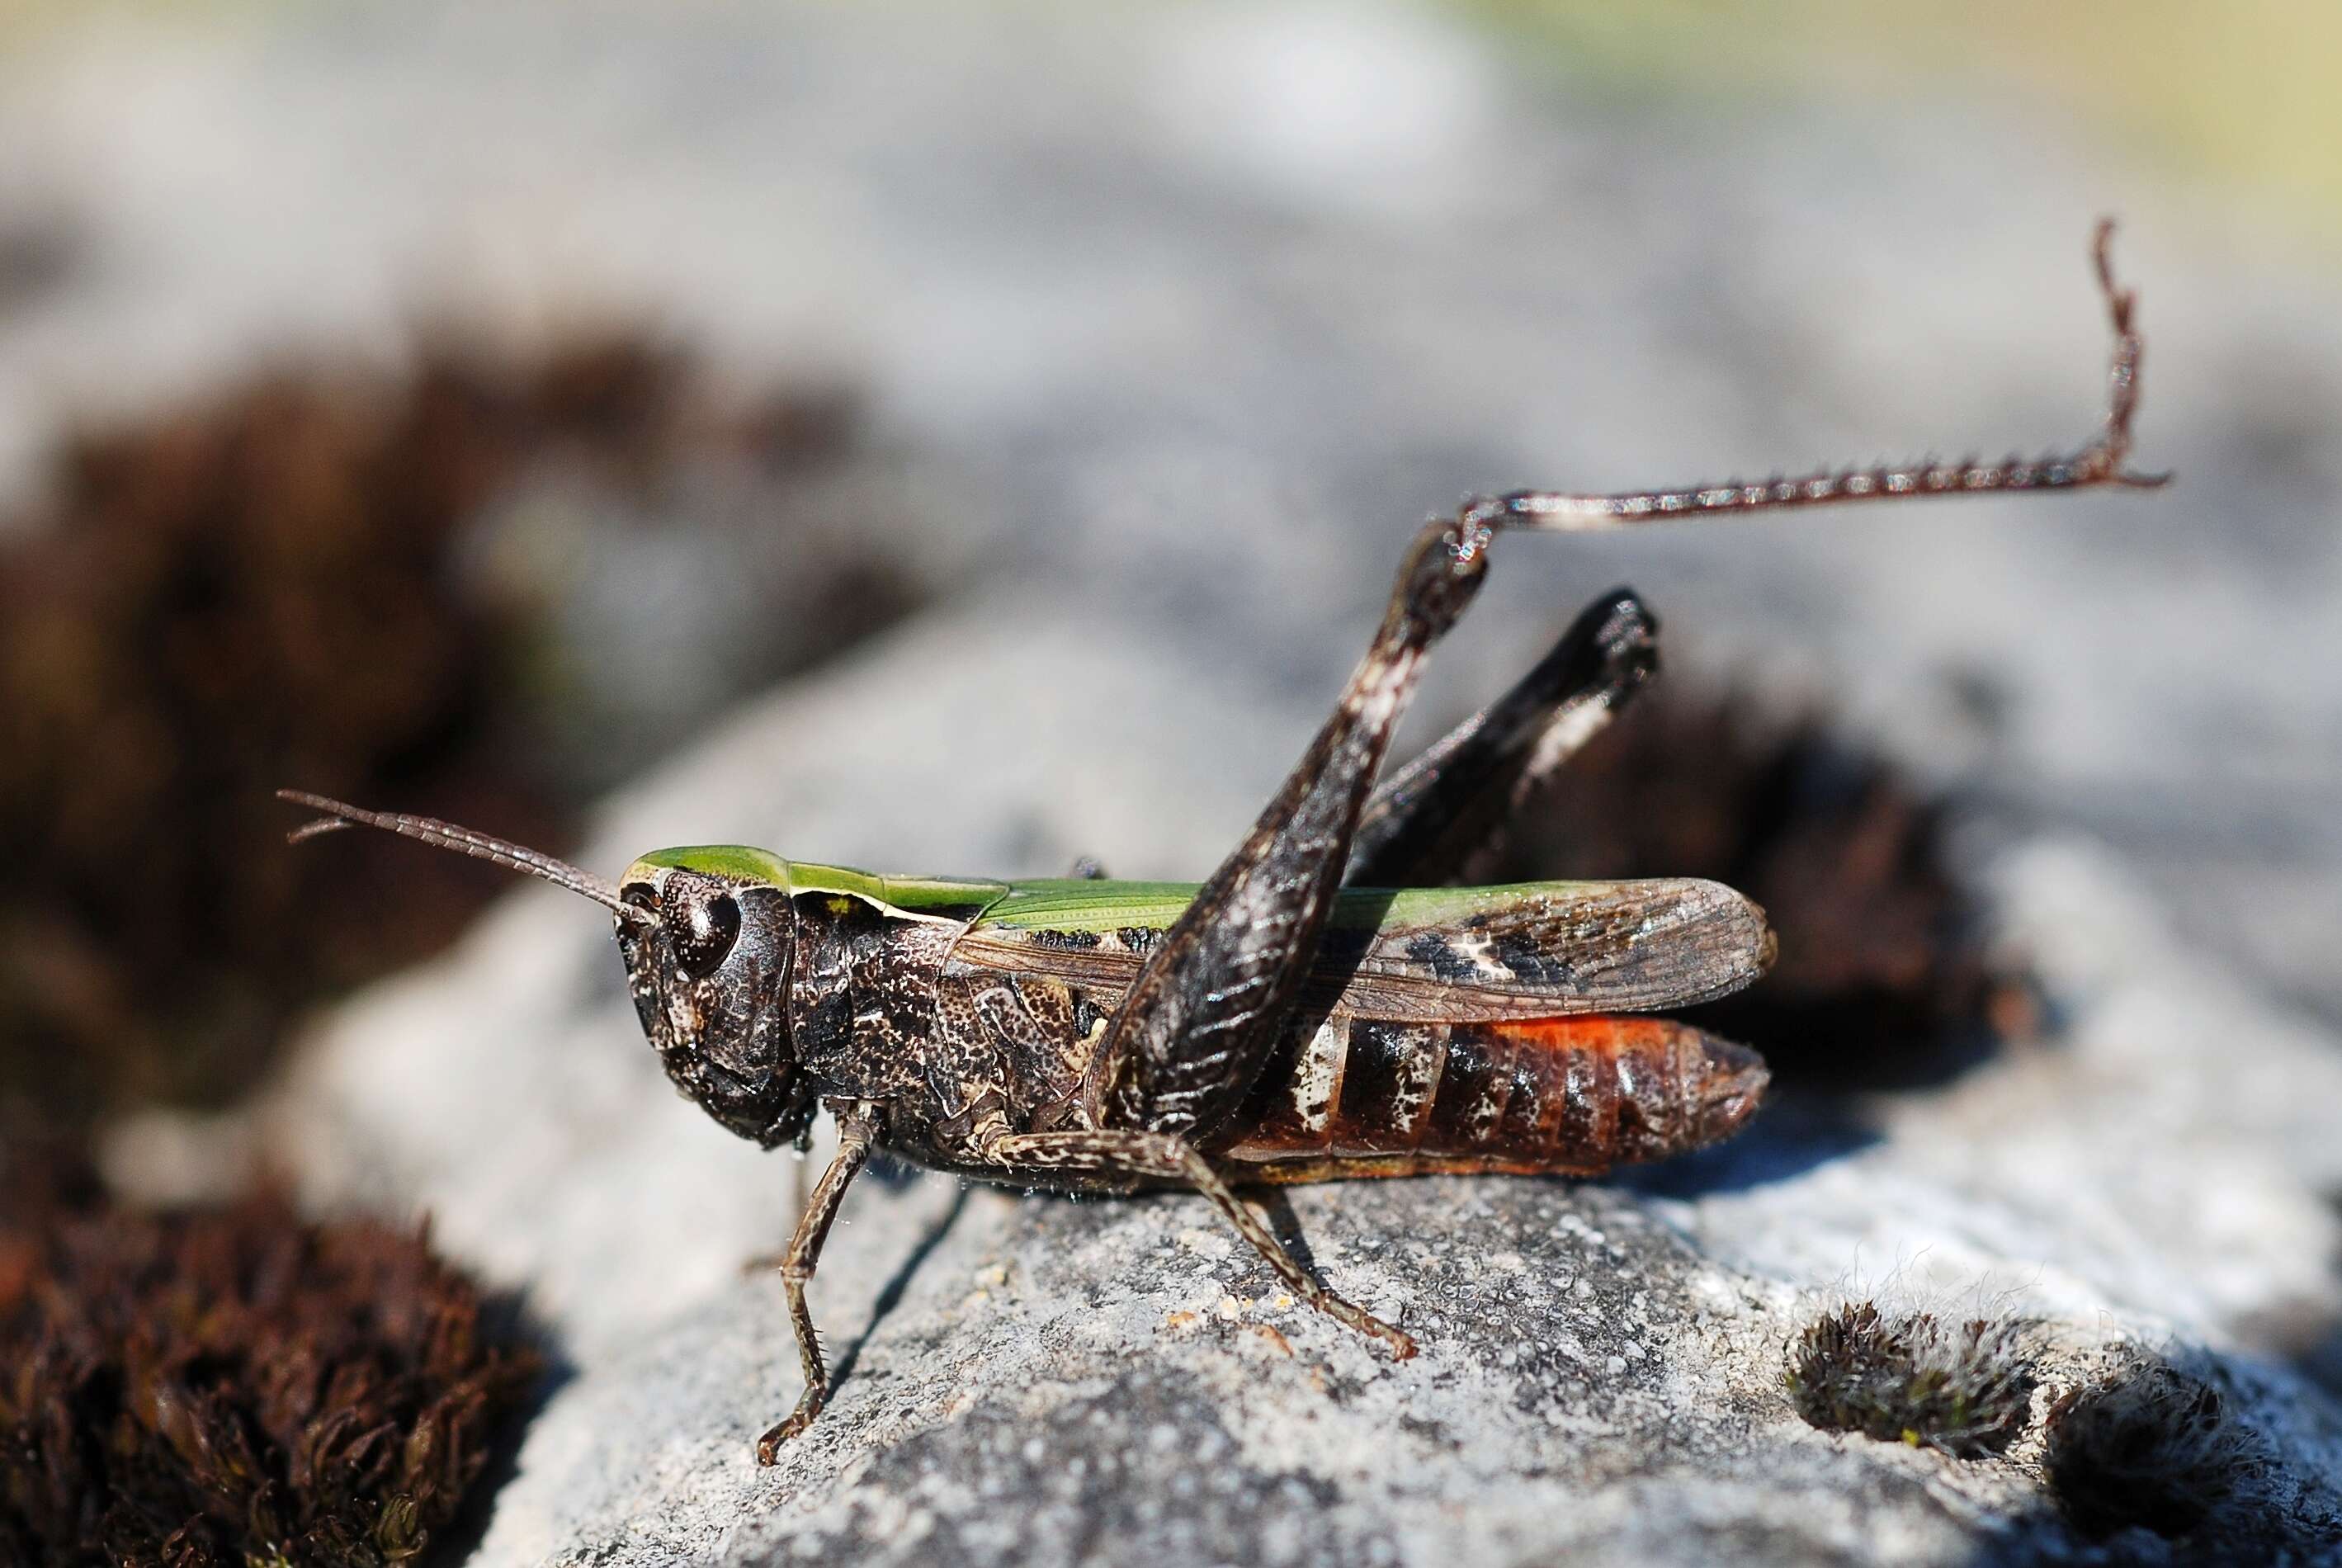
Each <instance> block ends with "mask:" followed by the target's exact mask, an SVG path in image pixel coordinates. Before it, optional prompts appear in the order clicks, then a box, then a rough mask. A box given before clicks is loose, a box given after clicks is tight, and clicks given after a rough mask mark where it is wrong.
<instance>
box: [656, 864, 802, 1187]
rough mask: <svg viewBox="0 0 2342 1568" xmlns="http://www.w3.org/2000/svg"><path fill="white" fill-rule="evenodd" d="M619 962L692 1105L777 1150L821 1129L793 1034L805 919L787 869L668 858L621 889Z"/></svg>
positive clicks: (673, 1075) (669, 1072) (670, 1069)
mask: <svg viewBox="0 0 2342 1568" xmlns="http://www.w3.org/2000/svg"><path fill="white" fill-rule="evenodd" d="M618 898H619V902H620V903H621V904H624V905H625V906H626V909H625V912H624V913H622V914H619V916H618V920H617V927H618V952H619V954H620V956H621V957H623V958H624V959H625V960H626V983H627V986H628V988H629V989H630V990H631V991H632V992H633V993H634V997H635V1011H636V1014H638V1015H640V1017H641V1018H642V1021H643V1033H644V1034H647V1035H649V1036H650V1042H651V1044H652V1045H653V1046H654V1047H655V1048H656V1050H657V1052H658V1054H659V1061H660V1063H661V1064H663V1065H664V1066H665V1067H666V1074H667V1076H668V1077H669V1078H672V1079H673V1080H674V1081H675V1085H676V1088H677V1089H679V1090H681V1091H682V1092H683V1094H684V1095H685V1097H686V1098H687V1099H690V1100H693V1101H696V1103H697V1104H699V1106H700V1108H701V1109H702V1110H705V1111H706V1113H707V1114H709V1115H711V1116H713V1117H715V1118H716V1120H717V1121H718V1122H721V1123H722V1124H724V1125H725V1126H726V1127H727V1128H729V1129H730V1130H731V1131H733V1132H735V1133H737V1134H740V1135H741V1136H742V1137H744V1138H748V1139H753V1140H754V1141H755V1142H756V1143H758V1144H763V1145H764V1146H765V1147H766V1148H771V1147H773V1146H774V1145H775V1144H784V1143H787V1142H789V1141H791V1140H792V1139H795V1138H796V1137H798V1136H800V1135H801V1134H803V1133H804V1132H805V1130H806V1126H807V1125H808V1124H810V1123H811V1122H812V1120H813V1114H814V1095H813V1088H812V1085H811V1084H809V1083H807V1082H806V1079H805V1076H804V1074H801V1073H800V1072H799V1071H798V1068H797V1057H796V1048H795V1046H794V1044H793V1043H792V1041H791V1038H790V1034H789V1016H788V989H789V964H790V960H791V956H792V954H793V952H794V950H795V946H796V915H795V914H794V913H793V912H792V911H791V909H790V906H789V893H788V884H787V880H786V872H785V870H784V868H783V867H782V865H781V864H780V863H779V862H777V861H776V860H774V859H773V858H772V857H771V856H768V855H765V854H762V853H761V852H759V851H755V850H744V849H737V848H732V847H728V846H726V847H715V848H706V849H678V850H662V851H660V852H659V853H658V854H653V855H646V856H645V857H644V858H643V859H641V860H638V861H636V863H635V864H633V865H631V866H628V867H627V868H626V876H625V877H624V878H623V879H621V881H620V883H619V885H618Z"/></svg>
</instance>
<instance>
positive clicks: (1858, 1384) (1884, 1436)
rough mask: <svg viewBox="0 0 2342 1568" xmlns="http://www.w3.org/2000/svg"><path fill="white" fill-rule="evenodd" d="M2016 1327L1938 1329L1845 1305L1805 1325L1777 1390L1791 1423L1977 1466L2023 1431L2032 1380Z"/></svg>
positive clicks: (1926, 1318) (1917, 1318)
mask: <svg viewBox="0 0 2342 1568" xmlns="http://www.w3.org/2000/svg"><path fill="white" fill-rule="evenodd" d="M2026 1341H2027V1331H2026V1329H2025V1327H2024V1325H2023V1324H2021V1323H2013V1322H2010V1321H2007V1320H2005V1319H2001V1320H1996V1319H1986V1318H1977V1319H1971V1320H1970V1321H1968V1322H1966V1323H1945V1322H1942V1321H1941V1320H1939V1319H1937V1317H1936V1316H1935V1315H1934V1314H1932V1313H1902V1314H1899V1315H1893V1316H1890V1315H1888V1314H1887V1313H1882V1312H1880V1311H1879V1310H1878V1307H1877V1303H1872V1302H1860V1303H1848V1304H1847V1305H1845V1306H1842V1307H1839V1308H1838V1309H1837V1310H1836V1311H1834V1312H1830V1313H1825V1314H1824V1315H1823V1316H1821V1317H1820V1318H1817V1320H1815V1321H1814V1322H1813V1323H1810V1324H1808V1325H1807V1328H1806V1331H1805V1333H1802V1334H1800V1335H1799V1336H1798V1338H1797V1343H1796V1344H1795V1345H1794V1346H1792V1347H1791V1349H1790V1353H1789V1369H1788V1372H1787V1374H1786V1375H1785V1379H1784V1381H1785V1382H1786V1383H1787V1385H1788V1390H1789V1396H1790V1399H1791V1401H1792V1403H1795V1404H1796V1406H1797V1413H1798V1414H1799V1415H1801V1416H1803V1417H1805V1419H1806V1420H1807V1423H1810V1424H1812V1425H1814V1426H1817V1427H1819V1428H1821V1429H1822V1430H1823V1431H1825V1432H1858V1433H1862V1434H1863V1435H1865V1436H1867V1437H1875V1438H1877V1439H1879V1440H1880V1441H1882V1442H1887V1443H1910V1444H1912V1445H1913V1446H1915V1447H1922V1448H1933V1449H1937V1450H1939V1451H1940V1452H1942V1453H1948V1454H1951V1455H1953V1456H1954V1457H1955V1458H1959V1459H1977V1458H1981V1457H1983V1456H1984V1455H1986V1454H1989V1453H1999V1452H2000V1451H2001V1450H2002V1449H2004V1448H2007V1446H2008V1444H2009V1443H2010V1442H2011V1441H2013V1440H2014V1439H2015V1438H2016V1436H2017V1433H2020V1432H2022V1431H2023V1430H2024V1429H2025V1423H2026V1418H2027V1413H2028V1412H2029V1411H2030V1409H2031V1404H2032V1399H2033V1390H2034V1387H2035V1379H2034V1377H2033V1373H2032V1368H2031V1364H2030V1357H2029V1356H2028V1354H2027V1350H2026Z"/></svg>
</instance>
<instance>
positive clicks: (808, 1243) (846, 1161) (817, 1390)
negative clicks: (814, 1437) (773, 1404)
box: [756, 1102, 877, 1465]
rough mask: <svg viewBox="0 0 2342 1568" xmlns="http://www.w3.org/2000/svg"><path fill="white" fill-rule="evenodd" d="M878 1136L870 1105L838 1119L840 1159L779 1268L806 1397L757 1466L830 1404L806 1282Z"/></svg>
mask: <svg viewBox="0 0 2342 1568" xmlns="http://www.w3.org/2000/svg"><path fill="white" fill-rule="evenodd" d="M876 1131H877V1129H876V1126H875V1125H874V1124H873V1120H872V1117H871V1114H870V1107H869V1106H868V1105H866V1104H861V1103H859V1102H857V1103H856V1104H853V1105H850V1106H848V1107H846V1109H845V1110H844V1111H842V1112H840V1113H839V1114H838V1118H837V1154H836V1158H834V1159H832V1160H831V1161H830V1163H829V1168H828V1169H827V1170H826V1171H824V1172H822V1174H821V1181H820V1182H819V1183H817V1184H816V1186H815V1187H814V1190H813V1196H812V1198H811V1199H809V1200H808V1201H807V1202H806V1204H805V1207H804V1209H803V1211H802V1212H801V1213H799V1214H798V1215H797V1228H796V1234H795V1235H793V1236H791V1237H790V1238H789V1252H788V1256H787V1257H786V1258H784V1259H783V1260H782V1262H781V1284H782V1286H783V1288H785V1289H786V1291H787V1292H788V1297H789V1327H790V1329H791V1330H792V1331H793V1332H794V1333H796V1341H797V1359H798V1360H799V1361H800V1362H801V1363H804V1367H805V1392H804V1393H801V1394H799V1395H798V1396H797V1407H796V1409H795V1410H793V1411H791V1412H790V1413H789V1417H788V1419H787V1420H786V1421H784V1422H782V1423H779V1424H778V1425H776V1426H775V1427H774V1428H773V1429H772V1430H771V1431H769V1432H767V1433H765V1435H764V1436H762V1437H760V1438H758V1439H757V1440H756V1463H759V1464H765V1465H769V1464H772V1463H776V1461H778V1460H779V1458H780V1456H781V1444H782V1443H786V1442H787V1441H788V1440H789V1439H790V1438H792V1437H795V1436H796V1435H797V1434H798V1433H801V1432H803V1431H804V1430H805V1429H806V1427H808V1426H810V1425H812V1424H813V1418H814V1417H815V1416H816V1415H819V1414H820V1413H821V1407H822V1406H823V1405H825V1404H826V1403H829V1371H828V1369H827V1368H826V1367H825V1366H824V1365H823V1364H822V1360H821V1338H820V1335H818V1334H817V1333H815V1331H814V1326H813V1313H811V1312H809V1311H807V1310H806V1293H805V1288H806V1281H807V1280H809V1279H811V1278H813V1273H814V1269H815V1268H816V1266H817V1265H818V1264H819V1263H820V1262H821V1245H822V1243H823V1242H825V1241H826V1240H827V1239H828V1237H829V1227H830V1223H831V1222H832V1221H834V1220H836V1218H837V1208H838V1204H839V1203H842V1202H844V1201H845V1198H846V1187H847V1186H848V1185H849V1184H851V1183H852V1182H853V1180H854V1178H855V1177H856V1176H857V1175H859V1174H861V1172H862V1167H863V1164H865V1163H866V1161H868V1159H869V1158H870V1144H871V1140H872V1138H873V1137H874V1136H875V1135H876Z"/></svg>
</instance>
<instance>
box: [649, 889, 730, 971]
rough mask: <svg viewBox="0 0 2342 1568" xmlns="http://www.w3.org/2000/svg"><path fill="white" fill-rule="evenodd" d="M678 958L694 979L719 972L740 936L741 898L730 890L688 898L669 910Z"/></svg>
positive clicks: (669, 926) (671, 936) (671, 938)
mask: <svg viewBox="0 0 2342 1568" xmlns="http://www.w3.org/2000/svg"><path fill="white" fill-rule="evenodd" d="M666 931H667V940H668V941H669V942H671V943H673V944H675V961H676V964H677V965H679V966H680V967H681V968H682V970H683V972H684V973H685V974H688V975H690V976H691V977H692V978H693V979H694V980H699V979H703V978H705V977H706V976H707V975H710V974H715V973H716V968H717V967H718V966H719V965H721V964H723V962H724V960H725V958H726V955H728V954H730V953H731V951H732V944H734V943H735V942H737V941H738V940H739V939H740V901H739V900H738V899H736V898H734V897H733V896H732V895H731V894H728V893H718V894H712V895H709V894H703V895H702V896H699V897H695V898H690V899H686V900H685V901H684V902H683V903H681V904H679V905H677V906H676V907H675V908H672V909H670V910H668V911H667V916H666Z"/></svg>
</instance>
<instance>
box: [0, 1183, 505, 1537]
mask: <svg viewBox="0 0 2342 1568" xmlns="http://www.w3.org/2000/svg"><path fill="white" fill-rule="evenodd" d="M8 1180H9V1193H8V1194H7V1197H6V1199H5V1212H0V1445H5V1446H0V1561H6V1562H10V1563H54V1564H60V1565H64V1564H90V1565H92V1568H95V1565H97V1564H115V1563H158V1564H169V1565H171V1568H212V1565H214V1564H217V1565H219V1568H228V1565H230V1564H245V1563H300V1564H311V1563H316V1564H359V1565H372V1564H381V1563H403V1562H406V1561H409V1560H410V1559H412V1558H414V1557H415V1555H416V1554H417V1553H420V1552H421V1551H422V1550H423V1549H424V1547H425V1545H426V1544H427V1543H429V1542H430V1541H431V1540H432V1539H433V1538H434V1537H435V1535H437V1534H438V1533H441V1532H442V1531H444V1529H445V1526H446V1524H447V1523H448V1522H449V1521H450V1520H451V1519H453V1518H454V1517H455V1513H456V1510H457V1507H458V1505H459V1503H461V1502H462V1500H463V1497H464V1493H465V1489H466V1488H467V1487H468V1486H470V1485H471V1483H473V1482H474V1481H475V1480H476V1479H477V1478H478V1476H479V1474H480V1473H481V1471H482V1469H483V1467H484V1466H485V1464H486V1463H487V1462H488V1458H489V1455H490V1452H491V1443H492V1442H493V1440H494V1439H495V1435H496V1432H497V1429H498V1426H499V1424H500V1423H503V1422H504V1421H505V1419H506V1418H507V1417H509V1416H510V1415H511V1414H512V1413H513V1412H514V1411H515V1408H516V1407H517V1405H518V1403H519V1402H520V1401H521V1399H522V1397H523V1396H524V1394H525V1391H526V1390H527V1389H528V1387H529V1385H530V1384H531V1383H532V1382H533V1381H534V1379H535V1374H536V1363H535V1358H534V1356H533V1355H532V1354H531V1353H529V1352H527V1351H526V1350H525V1349H520V1348H516V1347H515V1346H514V1345H512V1344H510V1343H502V1342H501V1340H500V1331H499V1329H498V1328H497V1327H496V1325H497V1324H498V1323H500V1322H503V1321H507V1320H508V1319H509V1313H500V1312H495V1311H492V1310H491V1309H490V1308H489V1307H487V1306H486V1305H485V1304H484V1303H483V1301H482V1299H481V1297H480V1294H479V1293H478V1292H477V1290H476V1289H475V1287H474V1286H473V1285H472V1284H471V1283H470V1282H469V1281H467V1280H466V1279H465V1277H464V1276H463V1275H461V1274H459V1273H456V1272H455V1270H453V1269H451V1268H449V1267H448V1266H447V1265H446V1264H445V1263H441V1262H440V1261H439V1260H438V1259H437V1258H436V1257H435V1256H434V1255H433V1253H432V1252H431V1249H430V1246H429V1239H428V1236H427V1234H425V1233H424V1232H423V1231H421V1230H412V1229H400V1228H396V1227H393V1226H388V1225H383V1224H379V1223H372V1222H366V1221H355V1222H350V1223H338V1224H331V1225H309V1224H304V1223H301V1222H300V1221H299V1219H298V1218H297V1217H296V1216H295V1214H294V1213H293V1212H292V1211H291V1209H290V1208H289V1206H288V1205H287V1204H286V1203H285V1202H284V1201H283V1200H282V1199H280V1198H277V1197H274V1196H266V1195H263V1196H255V1197H252V1198H249V1199H246V1200H245V1201H243V1202H241V1203H235V1204H234V1205H232V1206H229V1207H225V1208H220V1209H215V1210H209V1211H205V1212H201V1213H178V1214H171V1215H160V1216H157V1215H145V1214H138V1213H130V1212H126V1211H125V1210H122V1209H119V1208H116V1207H114V1206H112V1205H110V1204H108V1203H106V1202H105V1200H104V1197H103V1195H102V1194H101V1193H98V1192H97V1191H96V1190H95V1186H94V1184H93V1183H89V1182H87V1181H86V1180H85V1179H77V1178H75V1177H73V1176H71V1175H69V1174H68V1175H66V1176H65V1177H64V1179H62V1180H61V1179H60V1177H59V1174H58V1171H57V1169H56V1168H55V1167H54V1166H52V1167H49V1168H47V1169H45V1170H44V1169H42V1168H39V1167H35V1168H32V1169H29V1170H28V1169H25V1168H23V1167H21V1166H20V1167H19V1168H18V1169H16V1170H15V1171H12V1172H10V1173H9V1174H8Z"/></svg>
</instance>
